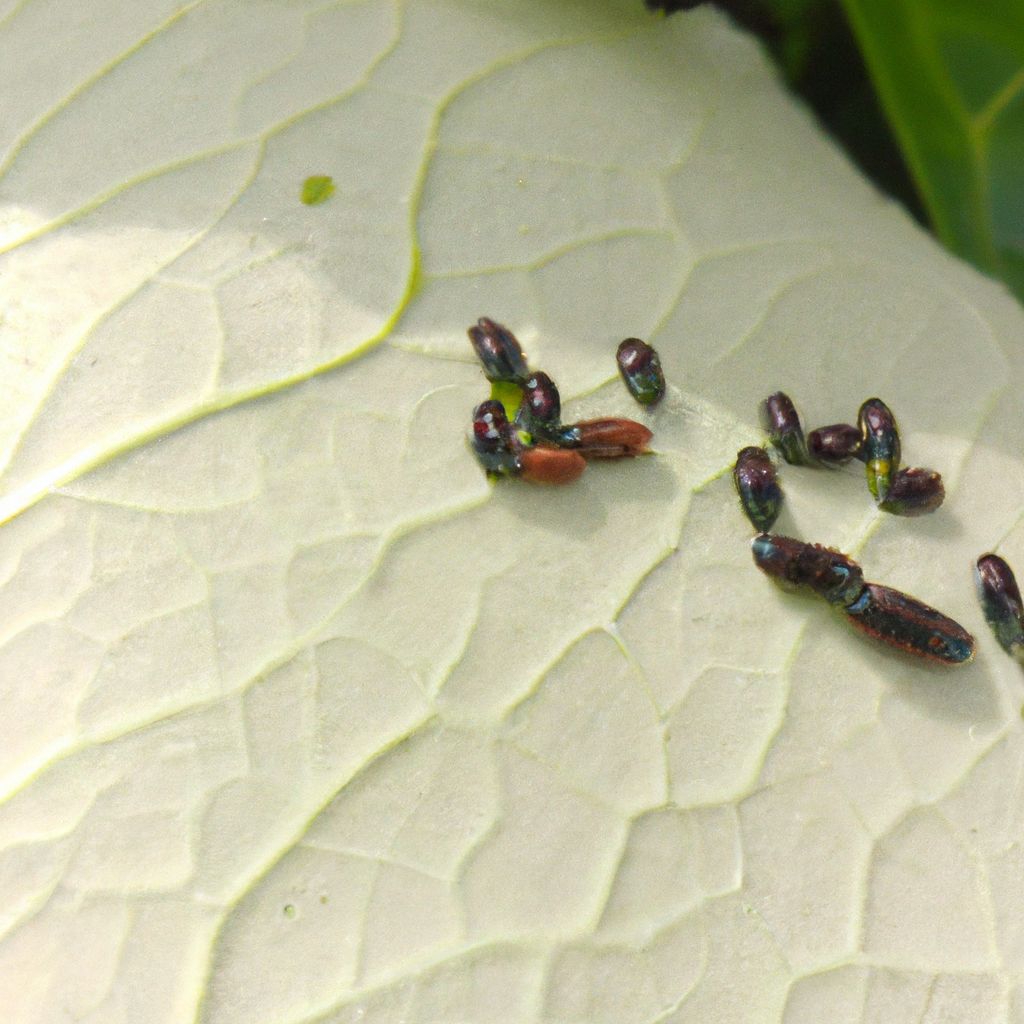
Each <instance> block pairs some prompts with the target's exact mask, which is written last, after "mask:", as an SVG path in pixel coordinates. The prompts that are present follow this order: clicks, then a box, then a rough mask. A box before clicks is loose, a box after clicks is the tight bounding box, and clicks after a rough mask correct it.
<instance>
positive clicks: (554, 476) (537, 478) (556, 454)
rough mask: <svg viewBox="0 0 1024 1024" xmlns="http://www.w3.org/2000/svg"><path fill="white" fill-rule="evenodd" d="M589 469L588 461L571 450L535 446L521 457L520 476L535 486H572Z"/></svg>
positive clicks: (525, 451) (526, 450)
mask: <svg viewBox="0 0 1024 1024" xmlns="http://www.w3.org/2000/svg"><path fill="white" fill-rule="evenodd" d="M586 468H587V460H586V459H585V458H583V456H582V455H580V453H579V452H576V451H572V450H571V449H569V448H554V447H550V446H548V445H539V444H538V445H534V447H532V448H527V449H525V450H524V451H523V452H522V454H521V455H520V456H519V469H520V476H521V477H522V478H523V479H524V480H529V481H530V483H535V484H571V483H572V482H573V481H574V480H578V479H579V477H580V476H581V475H582V473H583V470H585V469H586Z"/></svg>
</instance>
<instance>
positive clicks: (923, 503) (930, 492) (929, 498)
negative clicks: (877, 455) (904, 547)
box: [878, 467, 946, 516]
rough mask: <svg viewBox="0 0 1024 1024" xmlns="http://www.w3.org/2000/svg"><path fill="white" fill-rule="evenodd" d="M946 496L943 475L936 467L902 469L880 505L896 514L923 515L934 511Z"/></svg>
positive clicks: (881, 507)
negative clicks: (936, 470)
mask: <svg viewBox="0 0 1024 1024" xmlns="http://www.w3.org/2000/svg"><path fill="white" fill-rule="evenodd" d="M945 497H946V488H945V487H944V486H943V484H942V477H941V476H940V475H939V474H938V473H936V472H935V470H934V469H919V468H916V467H915V468H911V469H901V470H899V472H897V473H896V474H895V475H894V476H893V478H892V483H891V484H890V485H889V493H888V494H887V495H886V497H885V500H884V501H880V502H879V503H878V507H879V508H880V509H882V510H883V511H885V512H891V513H892V514H893V515H894V516H923V515H927V514H928V513H929V512H934V511H935V510H936V509H937V508H938V507H939V506H940V505H941V504H942V501H943V499H944V498H945Z"/></svg>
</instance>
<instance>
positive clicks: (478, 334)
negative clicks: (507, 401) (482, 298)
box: [467, 316, 530, 384]
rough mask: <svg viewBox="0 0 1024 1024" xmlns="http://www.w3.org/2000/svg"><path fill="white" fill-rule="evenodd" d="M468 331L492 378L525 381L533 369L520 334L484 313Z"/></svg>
mask: <svg viewBox="0 0 1024 1024" xmlns="http://www.w3.org/2000/svg"><path fill="white" fill-rule="evenodd" d="M467 333H468V334H469V340H470V342H471V343H472V345H473V350H474V351H475V352H476V355H477V358H478V359H479V360H480V362H481V363H483V367H484V375H485V376H486V377H487V379H488V380H489V381H509V382H511V383H514V384H520V383H522V381H523V380H524V379H525V378H526V376H527V375H528V374H529V372H530V368H529V366H528V365H527V363H526V357H525V356H524V355H523V350H522V348H521V347H520V345H519V342H518V341H517V340H516V336H515V335H514V334H513V333H512V332H511V331H510V330H509V329H508V328H507V327H502V325H501V324H497V323H495V322H494V321H493V320H490V319H488V318H487V317H485V316H482V317H480V319H479V320H478V321H477V322H476V323H475V324H474V325H473V326H472V327H470V328H469V330H468V331H467Z"/></svg>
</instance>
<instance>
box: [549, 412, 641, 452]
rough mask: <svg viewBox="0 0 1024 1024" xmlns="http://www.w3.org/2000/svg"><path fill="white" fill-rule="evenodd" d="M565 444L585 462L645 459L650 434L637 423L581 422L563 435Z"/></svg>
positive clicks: (605, 420)
mask: <svg viewBox="0 0 1024 1024" xmlns="http://www.w3.org/2000/svg"><path fill="white" fill-rule="evenodd" d="M563 436H564V438H565V442H564V443H565V444H566V445H567V446H569V447H572V448H574V449H575V450H576V451H578V452H579V453H580V454H581V455H583V456H585V457H586V458H588V459H621V458H629V457H632V456H634V455H644V454H646V453H647V452H648V451H649V449H648V447H647V445H648V443H649V442H650V440H651V438H652V437H653V434H652V433H651V431H650V430H648V429H647V427H645V426H644V425H643V424H642V423H637V422H636V420H624V419H603V420H581V421H580V422H579V423H572V424H570V425H569V426H568V427H566V428H565V431H564V435H563Z"/></svg>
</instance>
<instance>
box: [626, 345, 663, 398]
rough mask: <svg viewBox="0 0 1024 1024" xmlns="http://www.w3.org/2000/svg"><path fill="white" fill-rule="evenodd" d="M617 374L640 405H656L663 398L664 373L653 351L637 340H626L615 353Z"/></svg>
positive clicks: (659, 359)
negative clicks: (617, 367)
mask: <svg viewBox="0 0 1024 1024" xmlns="http://www.w3.org/2000/svg"><path fill="white" fill-rule="evenodd" d="M615 361H616V362H617V363H618V366H619V373H620V374H621V375H622V380H623V382H624V383H625V385H626V387H627V388H628V389H629V393H630V394H631V395H632V396H633V397H634V398H635V399H636V400H637V401H638V402H639V403H640V404H641V405H657V404H658V402H660V401H661V400H662V399H663V398H664V397H665V371H664V370H662V368H661V358H660V357H659V355H658V353H657V352H656V351H655V349H654V348H653V347H652V346H650V345H648V344H647V342H646V341H641V340H640V339H639V338H626V339H625V341H622V342H620V343H619V347H618V349H617V350H616V352H615Z"/></svg>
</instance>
